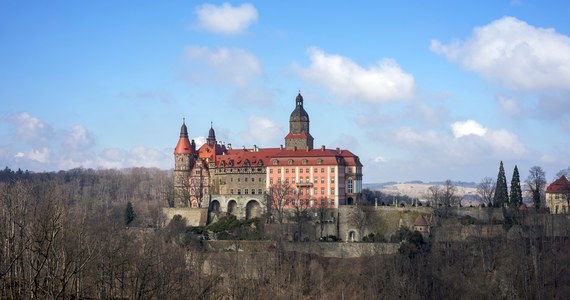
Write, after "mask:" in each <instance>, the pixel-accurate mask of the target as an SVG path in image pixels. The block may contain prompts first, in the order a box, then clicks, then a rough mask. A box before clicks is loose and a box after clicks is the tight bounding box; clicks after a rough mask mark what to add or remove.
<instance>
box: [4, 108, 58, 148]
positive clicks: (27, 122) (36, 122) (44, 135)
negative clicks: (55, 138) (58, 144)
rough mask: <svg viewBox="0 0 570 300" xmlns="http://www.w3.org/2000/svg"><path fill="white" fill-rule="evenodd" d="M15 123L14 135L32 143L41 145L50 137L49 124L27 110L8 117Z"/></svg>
mask: <svg viewBox="0 0 570 300" xmlns="http://www.w3.org/2000/svg"><path fill="white" fill-rule="evenodd" d="M8 119H9V120H11V121H13V122H14V123H15V125H16V135H17V137H18V138H19V139H22V140H24V141H26V142H28V143H30V144H32V145H36V146H37V145H43V144H44V143H45V142H46V140H48V139H49V138H51V137H52V135H53V130H52V128H51V126H49V125H48V124H46V123H44V122H42V121H41V120H40V119H38V118H36V117H34V116H32V115H30V114H29V113H27V112H21V113H18V114H15V115H12V116H10V117H9V118H8Z"/></svg>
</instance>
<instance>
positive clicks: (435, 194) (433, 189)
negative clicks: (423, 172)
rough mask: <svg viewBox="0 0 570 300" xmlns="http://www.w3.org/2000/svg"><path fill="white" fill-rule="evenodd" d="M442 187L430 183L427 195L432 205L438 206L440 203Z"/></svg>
mask: <svg viewBox="0 0 570 300" xmlns="http://www.w3.org/2000/svg"><path fill="white" fill-rule="evenodd" d="M442 193H443V191H442V189H441V186H439V185H432V186H430V187H429V188H428V195H427V197H428V198H429V199H430V201H431V203H432V205H433V206H438V205H440V204H441V203H440V202H441V197H442Z"/></svg>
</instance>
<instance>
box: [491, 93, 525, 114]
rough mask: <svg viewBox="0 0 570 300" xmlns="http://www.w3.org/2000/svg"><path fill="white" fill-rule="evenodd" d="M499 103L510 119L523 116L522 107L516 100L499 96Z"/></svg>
mask: <svg viewBox="0 0 570 300" xmlns="http://www.w3.org/2000/svg"><path fill="white" fill-rule="evenodd" d="M496 99H497V102H499V105H500V106H501V109H503V111H504V112H505V113H506V114H507V115H508V116H510V117H518V116H520V115H521V114H522V107H521V105H520V104H519V103H517V100H516V99H514V98H507V97H504V96H497V97H496Z"/></svg>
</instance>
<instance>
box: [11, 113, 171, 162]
mask: <svg viewBox="0 0 570 300" xmlns="http://www.w3.org/2000/svg"><path fill="white" fill-rule="evenodd" d="M7 119H8V120H10V121H12V123H13V125H14V126H15V129H16V130H15V132H16V136H15V137H14V138H15V139H16V140H14V142H12V143H11V144H10V147H3V146H2V147H1V148H0V164H2V165H5V166H10V167H12V168H22V169H29V170H33V171H55V170H65V169H71V168H78V167H83V168H130V167H158V168H171V167H172V153H171V152H170V151H171V149H169V150H168V151H161V150H156V149H152V148H146V147H141V146H136V147H133V148H132V149H130V150H123V149H115V148H112V149H102V150H99V149H97V148H96V145H95V139H94V138H93V135H92V134H91V133H90V132H89V130H88V129H87V128H86V127H85V126H83V125H80V124H78V125H75V126H72V127H71V128H63V129H56V130H54V129H52V127H51V126H50V125H49V124H47V123H45V122H44V121H42V120H40V119H39V118H37V117H35V116H32V115H31V114H29V113H27V112H23V113H20V114H16V115H13V116H10V117H9V118H7ZM47 137H49V138H47ZM38 140H43V141H42V142H41V143H38V142H37V141H38Z"/></svg>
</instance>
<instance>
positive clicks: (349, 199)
mask: <svg viewBox="0 0 570 300" xmlns="http://www.w3.org/2000/svg"><path fill="white" fill-rule="evenodd" d="M346 204H348V205H353V204H354V199H352V197H348V199H346Z"/></svg>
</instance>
